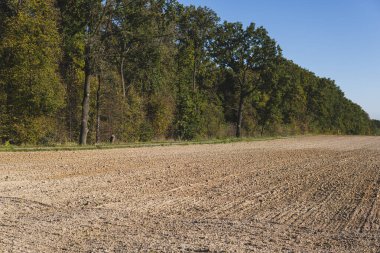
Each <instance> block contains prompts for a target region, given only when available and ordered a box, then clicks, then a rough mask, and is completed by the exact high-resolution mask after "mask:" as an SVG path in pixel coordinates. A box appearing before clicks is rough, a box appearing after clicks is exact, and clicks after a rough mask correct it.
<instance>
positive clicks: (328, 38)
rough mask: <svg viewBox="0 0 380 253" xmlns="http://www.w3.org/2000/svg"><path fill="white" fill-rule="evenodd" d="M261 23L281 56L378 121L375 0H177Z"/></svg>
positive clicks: (379, 6) (378, 8)
mask: <svg viewBox="0 0 380 253" xmlns="http://www.w3.org/2000/svg"><path fill="white" fill-rule="evenodd" d="M179 2H180V3H182V4H185V5H190V4H193V5H197V6H198V5H201V6H207V7H209V8H211V9H213V10H214V11H215V12H216V13H217V14H218V15H219V17H221V19H222V20H228V21H230V22H235V21H240V22H242V23H243V24H244V25H248V24H249V23H250V22H254V23H256V24H257V25H259V26H264V27H265V28H266V29H267V30H268V32H269V34H270V35H271V37H272V38H274V39H275V40H276V41H277V42H278V43H279V44H280V46H281V48H282V49H283V53H284V56H285V57H286V58H288V59H290V60H293V61H294V62H295V63H297V64H298V65H300V66H302V67H304V68H306V69H308V70H310V71H312V72H314V73H315V74H316V75H318V76H322V77H329V78H331V79H333V80H335V81H336V84H337V85H338V86H339V87H340V88H341V89H342V90H343V92H344V93H345V95H346V97H347V98H349V99H351V100H352V101H354V102H355V103H357V104H359V105H361V106H362V107H363V109H364V110H365V111H366V112H368V113H369V115H370V117H371V118H374V119H379V120H380V0H179Z"/></svg>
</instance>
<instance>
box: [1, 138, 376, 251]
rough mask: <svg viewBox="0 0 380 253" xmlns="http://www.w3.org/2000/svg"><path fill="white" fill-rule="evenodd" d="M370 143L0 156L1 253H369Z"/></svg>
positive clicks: (306, 141)
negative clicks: (190, 252)
mask: <svg viewBox="0 0 380 253" xmlns="http://www.w3.org/2000/svg"><path fill="white" fill-rule="evenodd" d="M379 192H380V138H379V137H335V136H318V137H299V138H290V139H279V140H271V141H260V142H246V143H245V142H241V143H233V144H217V145H216V144H215V145H191V146H169V147H153V148H136V149H113V150H93V151H64V152H57V151H53V152H34V153H33V152H30V153H0V252H139V251H142V252H187V251H195V252H209V251H210V252H249V251H254V252H376V253H378V252H380V193H379Z"/></svg>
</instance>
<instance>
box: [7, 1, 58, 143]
mask: <svg viewBox="0 0 380 253" xmlns="http://www.w3.org/2000/svg"><path fill="white" fill-rule="evenodd" d="M56 17H57V13H56V10H55V9H54V7H53V2H52V1H38V0H33V1H26V2H25V3H23V5H22V6H20V9H19V10H18V12H17V14H14V15H12V16H10V17H8V18H7V19H6V21H5V29H4V30H5V33H4V35H3V37H2V40H1V44H0V57H1V59H2V61H1V62H2V65H1V67H0V68H1V72H0V80H1V81H0V82H1V84H0V85H1V87H3V88H2V90H3V92H4V93H5V94H3V95H2V97H3V99H4V97H5V100H6V101H5V108H3V109H2V111H5V112H4V114H5V115H6V116H5V118H6V123H5V125H6V129H5V130H4V131H5V135H7V136H8V137H9V138H14V139H15V141H16V142H18V143H22V142H30V143H36V142H37V140H38V139H39V138H40V137H41V136H42V135H43V134H44V133H42V132H38V131H37V130H36V129H33V127H32V126H35V125H33V124H34V122H35V121H36V120H37V121H38V119H39V118H40V117H45V118H46V117H47V118H49V117H50V118H51V119H53V118H54V117H55V113H56V112H57V111H58V109H60V108H61V107H62V106H63V94H64V90H63V87H62V85H61V82H60V77H59V74H58V63H59V59H60V55H61V51H60V37H59V34H58V28H57V22H56Z"/></svg>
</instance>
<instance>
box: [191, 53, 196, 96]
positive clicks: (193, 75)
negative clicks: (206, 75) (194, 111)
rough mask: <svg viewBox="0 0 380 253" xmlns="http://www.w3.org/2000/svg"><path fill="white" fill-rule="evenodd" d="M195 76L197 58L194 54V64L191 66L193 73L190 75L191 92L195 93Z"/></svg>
mask: <svg viewBox="0 0 380 253" xmlns="http://www.w3.org/2000/svg"><path fill="white" fill-rule="evenodd" d="M196 75H197V56H196V55H195V54H194V64H193V73H192V79H193V80H192V82H193V92H195V89H196Z"/></svg>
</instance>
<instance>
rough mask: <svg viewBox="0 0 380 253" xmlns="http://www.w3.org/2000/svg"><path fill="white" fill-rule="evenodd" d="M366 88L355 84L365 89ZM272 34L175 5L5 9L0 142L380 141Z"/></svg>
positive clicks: (165, 1)
mask: <svg viewBox="0 0 380 253" xmlns="http://www.w3.org/2000/svg"><path fill="white" fill-rule="evenodd" d="M358 85H360V84H358ZM379 129H380V121H377V120H371V119H370V117H369V116H368V114H367V113H366V112H365V111H364V110H363V109H362V108H361V107H360V106H359V105H357V104H355V103H353V102H352V101H350V100H349V99H348V98H346V97H345V94H344V93H343V92H342V90H341V89H340V88H339V87H338V85H337V84H336V83H335V82H334V80H331V79H329V78H324V77H318V76H316V75H315V74H314V73H313V72H311V71H309V70H306V69H304V68H302V67H301V66H298V65H297V64H296V63H294V62H292V61H291V60H289V59H286V58H285V57H283V55H282V50H281V47H280V45H278V43H277V42H276V41H275V40H274V39H273V38H271V37H270V36H269V33H268V31H267V30H266V29H265V28H264V27H261V26H256V25H255V24H254V23H251V24H250V25H249V26H247V27H245V26H244V25H243V24H242V23H239V22H235V23H231V22H226V21H224V22H223V21H221V20H220V18H219V17H218V15H217V14H216V13H215V12H214V11H213V10H211V9H209V8H207V7H195V6H184V5H181V4H179V3H178V2H177V1H176V0H2V1H1V2H0V138H1V140H2V142H3V143H5V142H7V141H8V142H9V141H11V142H12V143H15V144H32V145H49V144H53V143H72V142H75V143H79V144H81V145H86V144H95V143H104V142H108V141H109V139H110V136H112V135H114V136H116V140H117V141H119V142H140V141H141V142H144V141H153V140H165V139H174V140H192V139H209V138H210V139H211V138H228V137H238V138H239V137H255V136H263V135H264V136H271V135H294V134H309V133H310V134H342V135H343V134H348V135H356V134H358V135H378V134H379V133H380V130H379Z"/></svg>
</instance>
